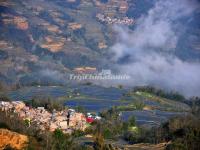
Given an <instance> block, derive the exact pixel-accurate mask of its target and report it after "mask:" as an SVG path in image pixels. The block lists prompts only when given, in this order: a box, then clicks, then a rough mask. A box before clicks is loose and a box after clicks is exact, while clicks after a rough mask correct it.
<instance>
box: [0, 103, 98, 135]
mask: <svg viewBox="0 0 200 150" xmlns="http://www.w3.org/2000/svg"><path fill="white" fill-rule="evenodd" d="M0 110H1V111H3V112H6V113H8V112H13V113H16V114H17V115H18V117H19V118H20V119H22V120H24V123H26V125H27V127H30V126H31V125H32V124H33V123H34V124H37V127H38V128H39V129H40V130H49V131H51V132H53V131H55V130H56V129H60V130H62V131H63V133H68V134H71V133H73V131H75V130H80V131H84V130H85V129H86V128H87V126H88V125H89V124H91V123H92V122H93V121H94V120H100V119H101V117H99V116H95V115H92V114H91V113H87V114H86V115H84V114H83V113H80V112H76V111H75V110H74V109H65V110H62V111H56V110H53V112H48V111H47V110H46V109H45V108H44V107H37V108H31V107H28V106H26V105H25V103H24V102H22V101H11V102H6V101H0Z"/></svg>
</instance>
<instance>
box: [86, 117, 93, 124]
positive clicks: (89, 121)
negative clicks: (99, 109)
mask: <svg viewBox="0 0 200 150" xmlns="http://www.w3.org/2000/svg"><path fill="white" fill-rule="evenodd" d="M86 121H87V123H92V122H94V119H93V118H91V117H87V118H86Z"/></svg>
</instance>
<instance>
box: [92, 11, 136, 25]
mask: <svg viewBox="0 0 200 150" xmlns="http://www.w3.org/2000/svg"><path fill="white" fill-rule="evenodd" d="M96 17H97V19H98V20H99V21H101V22H105V23H107V24H120V25H128V26H130V25H133V23H134V20H133V19H130V18H128V17H124V18H122V19H118V18H111V17H109V16H105V15H103V14H97V15H96Z"/></svg>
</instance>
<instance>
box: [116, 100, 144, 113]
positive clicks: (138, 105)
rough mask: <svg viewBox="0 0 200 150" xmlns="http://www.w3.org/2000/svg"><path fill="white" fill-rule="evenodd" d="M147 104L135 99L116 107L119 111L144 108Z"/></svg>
mask: <svg viewBox="0 0 200 150" xmlns="http://www.w3.org/2000/svg"><path fill="white" fill-rule="evenodd" d="M144 106H145V104H144V102H142V101H135V102H133V103H131V104H128V105H121V106H117V107H116V109H117V110H119V111H133V110H142V109H143V108H144Z"/></svg>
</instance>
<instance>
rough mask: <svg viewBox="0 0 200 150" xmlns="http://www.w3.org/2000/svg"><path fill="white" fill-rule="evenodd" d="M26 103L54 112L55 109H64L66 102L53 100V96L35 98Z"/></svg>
mask: <svg viewBox="0 0 200 150" xmlns="http://www.w3.org/2000/svg"><path fill="white" fill-rule="evenodd" d="M24 102H25V104H26V105H27V106H29V107H33V108H37V107H44V108H45V109H46V110H48V111H50V112H52V111H53V110H54V109H55V110H58V111H59V110H62V109H64V104H63V103H64V102H62V101H57V100H53V99H51V98H49V97H48V98H46V97H43V98H33V99H32V100H30V101H24Z"/></svg>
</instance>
